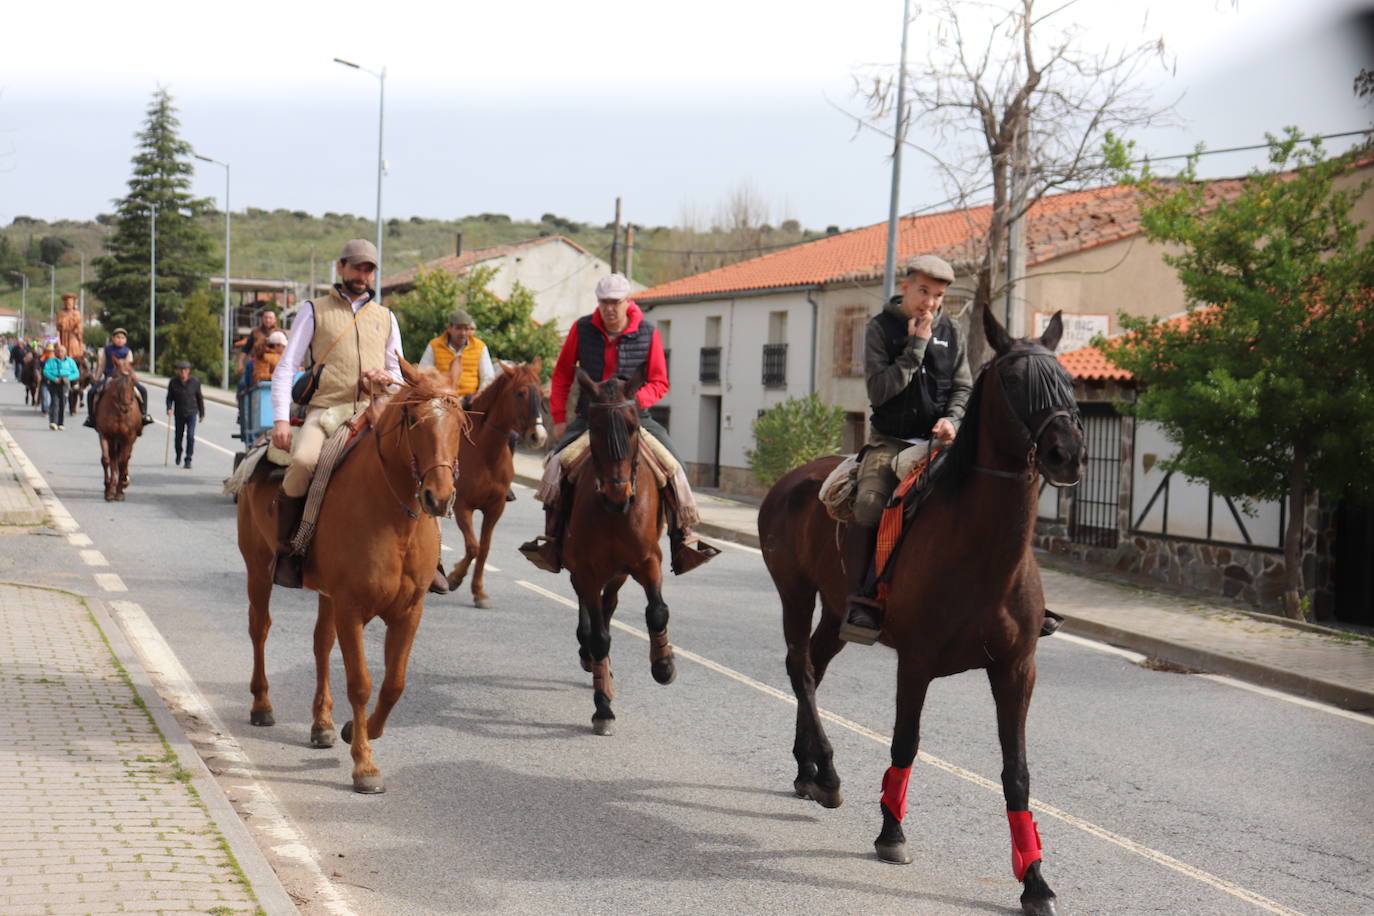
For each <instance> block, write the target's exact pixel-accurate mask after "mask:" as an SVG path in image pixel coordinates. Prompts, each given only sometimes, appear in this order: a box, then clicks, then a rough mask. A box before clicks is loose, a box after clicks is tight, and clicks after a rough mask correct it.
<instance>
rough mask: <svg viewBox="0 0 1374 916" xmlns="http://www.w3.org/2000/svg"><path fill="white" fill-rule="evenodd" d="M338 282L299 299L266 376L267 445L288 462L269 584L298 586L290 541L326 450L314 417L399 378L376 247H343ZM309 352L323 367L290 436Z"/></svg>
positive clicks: (297, 560)
mask: <svg viewBox="0 0 1374 916" xmlns="http://www.w3.org/2000/svg"><path fill="white" fill-rule="evenodd" d="M336 269H337V275H338V282H337V283H335V284H334V286H333V287H331V288H330V290H329V292H328V293H327V294H325V295H323V296H316V297H315V298H313V299H310V300H307V301H306V302H304V303H303V304H302V305H301V307H300V309H299V310H298V311H297V312H296V320H295V323H294V324H293V325H292V327H291V337H290V338H289V339H288V341H287V344H286V350H285V351H284V352H283V353H282V355H281V360H280V361H278V363H277V368H276V369H274V370H273V372H272V416H273V417H274V418H275V419H274V420H273V422H272V444H273V445H275V446H276V447H277V448H279V449H282V450H288V449H289V450H290V452H291V464H290V466H289V467H287V469H286V477H285V479H283V480H282V485H281V493H280V494H279V495H278V496H277V499H276V513H277V561H276V565H275V568H274V569H273V573H272V579H273V581H274V582H276V583H277V584H278V585H282V586H285V587H286V588H300V587H301V578H302V574H303V572H304V569H303V566H304V564H303V558H301V557H299V556H296V555H295V554H294V553H293V552H292V550H291V538H292V537H293V536H294V535H295V533H296V526H297V525H299V524H300V520H301V515H302V514H303V513H304V512H305V497H306V494H307V492H308V491H309V488H310V478H311V477H312V476H313V475H314V473H315V464H316V463H317V462H318V461H319V460H320V449H321V448H323V446H324V441H325V434H324V429H323V428H322V427H321V426H320V420H321V418H322V416H323V414H324V412H325V410H327V409H328V408H330V407H335V406H337V405H339V404H353V405H355V407H356V408H358V409H361V408H362V407H363V406H365V405H366V404H367V403H368V401H370V400H371V396H370V394H369V391H370V389H369V387H368V383H369V382H371V383H375V384H378V385H390V384H393V383H399V382H400V381H401V329H400V327H399V326H398V325H397V324H396V316H395V315H393V314H392V313H391V310H390V309H387V308H384V307H383V306H382V305H381V304H380V303H378V302H377V301H376V293H375V292H374V290H373V285H372V284H373V282H374V280H375V277H376V273H377V247H376V246H375V245H373V244H372V243H371V242H369V241H368V240H367V239H353V240H352V241H349V242H346V243H345V244H344V246H343V250H342V251H340V252H339V260H338V264H337V265H336ZM307 352H308V353H309V354H310V362H311V363H312V364H313V363H316V362H318V363H322V364H323V366H324V370H323V372H322V373H321V375H320V380H319V386H318V387H317V388H316V389H315V393H314V395H313V396H312V397H311V398H310V404H309V409H308V410H307V411H306V414H305V422H304V423H303V424H302V425H301V427H300V429H299V430H298V431H297V432H296V436H295V442H294V444H293V442H292V437H291V426H290V421H289V420H288V419H287V418H288V417H290V415H291V385H292V382H293V381H294V380H295V376H296V370H297V369H299V368H301V366H302V363H303V362H304V361H305V357H306V354H307Z"/></svg>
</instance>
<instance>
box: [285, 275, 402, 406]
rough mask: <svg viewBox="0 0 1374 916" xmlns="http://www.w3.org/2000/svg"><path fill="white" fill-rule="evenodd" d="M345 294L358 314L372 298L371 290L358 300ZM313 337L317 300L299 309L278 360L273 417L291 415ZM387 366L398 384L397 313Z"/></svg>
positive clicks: (387, 342)
mask: <svg viewBox="0 0 1374 916" xmlns="http://www.w3.org/2000/svg"><path fill="white" fill-rule="evenodd" d="M342 295H343V297H344V298H345V299H347V300H348V304H349V305H351V306H353V311H354V313H355V314H356V313H357V311H358V309H360V308H362V307H363V306H364V305H365V304H366V303H368V302H370V301H371V300H372V294H371V293H363V294H362V295H361V296H359V297H358V298H357V299H350V298H349V296H348V294H347V293H343V294H342ZM314 336H315V303H313V302H311V301H309V300H307V301H306V302H305V304H304V305H302V306H301V307H300V310H299V311H297V312H296V320H295V322H294V323H293V324H292V325H291V333H290V335H289V336H288V337H287V341H286V350H285V351H283V352H282V355H281V361H280V362H278V363H277V368H276V369H274V370H272V418H273V420H285V419H287V418H288V417H290V416H291V383H292V382H293V381H294V380H295V377H296V372H297V370H299V369H300V368H301V361H302V360H304V359H305V351H306V350H308V349H310V341H311V338H313V337H314ZM326 346H328V344H326ZM321 355H323V354H321ZM384 367H385V369H386V372H387V374H388V375H390V376H391V377H392V378H393V379H395V380H396V382H397V383H400V381H401V328H400V326H399V325H397V324H396V313H395V312H392V313H391V333H390V334H388V335H387V338H386V357H385V364H384Z"/></svg>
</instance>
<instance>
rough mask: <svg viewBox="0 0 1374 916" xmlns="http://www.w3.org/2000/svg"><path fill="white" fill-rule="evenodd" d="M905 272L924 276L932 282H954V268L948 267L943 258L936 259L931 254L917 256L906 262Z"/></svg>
mask: <svg viewBox="0 0 1374 916" xmlns="http://www.w3.org/2000/svg"><path fill="white" fill-rule="evenodd" d="M906 272H907V273H908V274H916V273H921V274H925V275H926V276H927V277H930V279H932V280H943V281H944V282H946V283H953V282H954V268H953V267H950V266H949V262H948V261H946V260H945V259H944V258H938V257H936V256H935V255H933V254H918V255H917V256H916V257H914V258H912V259H911V260H910V261H907V262H906Z"/></svg>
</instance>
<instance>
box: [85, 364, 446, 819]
mask: <svg viewBox="0 0 1374 916" xmlns="http://www.w3.org/2000/svg"><path fill="white" fill-rule="evenodd" d="M401 374H402V376H403V377H404V379H405V385H404V386H403V387H402V388H401V389H400V391H399V392H397V393H396V394H394V395H392V396H390V397H389V398H381V399H378V400H377V401H374V402H373V406H372V407H371V408H370V410H369V419H370V425H369V426H368V428H366V429H365V430H364V431H363V432H362V433H361V434H360V435H361V438H360V439H359V440H358V441H357V442H356V443H355V444H354V446H353V449H352V451H351V452H349V453H348V455H347V456H346V458H345V460H344V461H343V463H342V464H340V465H339V466H338V467H337V468H335V469H334V472H333V475H332V476H331V477H330V480H329V491H328V493H327V495H326V496H325V498H324V502H323V504H322V505H321V507H320V514H319V519H318V528H317V529H316V532H315V535H314V539H313V541H312V542H311V545H310V552H309V555H308V556H307V558H306V563H305V587H306V588H309V589H313V590H314V591H316V592H318V593H319V608H318V612H317V615H316V620H315V639H314V644H315V700H314V706H313V714H314V715H313V722H312V726H311V729H310V743H311V745H312V746H314V747H331V746H333V744H334V719H333V709H334V701H333V698H332V696H331V695H330V689H329V656H330V653H331V652H332V651H333V648H334V640H335V636H336V635H337V637H338V641H339V649H340V652H341V654H342V655H343V663H344V674H345V677H346V680H347V682H348V701H349V705H350V706H351V707H352V718H351V721H350V722H348V723H347V724H346V725H344V727H343V731H342V733H341V736H342V738H343V740H345V741H348V742H350V743H351V745H352V754H353V788H354V790H355V791H358V792H362V793H365V794H373V793H377V792H382V791H385V783H384V781H383V779H382V773H381V770H380V769H378V767H377V766H376V764H375V763H374V762H373V760H372V746H371V743H370V742H371V740H372V739H375V738H380V737H381V736H382V731H383V729H384V728H385V726H386V720H387V716H388V715H390V713H391V708H392V707H393V706H395V705H396V701H397V700H399V699H400V698H401V693H402V691H404V690H405V678H406V665H407V663H408V662H409V660H410V648H411V644H412V643H413V642H414V639H415V632H416V629H417V628H418V627H419V625H420V617H421V615H422V614H423V612H424V605H425V593H426V590H427V589H428V587H429V584H430V582H431V581H432V580H433V577H434V570H435V567H436V566H437V565H438V563H439V525H438V522H437V519H442V518H443V517H444V516H446V515H447V514H448V513H449V511H450V510H451V509H452V507H453V498H454V493H455V486H454V479H455V477H457V474H458V442H459V439H460V437H461V436H462V434H463V430H464V429H465V427H466V426H467V420H466V418H465V416H464V414H463V409H462V407H461V406H460V404H459V402H458V396H457V395H456V394H454V393H453V391H452V390H451V389H450V388H449V387H448V386H447V384H446V382H445V380H444V379H443V377H442V376H441V375H439V374H438V373H437V372H434V371H432V370H431V371H428V372H424V373H423V374H422V373H421V371H417V370H415V369H413V368H412V367H411V366H410V364H409V363H406V362H404V361H402V363H401ZM104 403H105V399H104V398H102V399H101V404H102V406H103V405H104ZM266 465H267V462H265V461H264V462H262V464H261V465H259V467H258V469H257V471H255V473H254V474H253V477H252V478H251V479H250V480H249V482H248V483H247V484H245V485H244V487H243V490H242V491H241V492H240V494H239V501H238V542H239V552H240V553H242V554H243V562H244V566H245V567H246V568H247V572H248V631H249V633H250V635H251V636H252V638H253V679H252V682H251V685H250V686H251V689H252V691H253V708H252V713H251V715H250V718H249V721H251V722H252V724H254V725H273V724H275V721H276V720H275V718H274V717H273V714H272V701H271V699H270V697H269V695H268V685H267V672H266V670H265V647H266V643H267V633H268V631H269V630H270V629H271V627H272V615H271V611H270V610H269V609H268V604H269V601H270V600H271V597H272V564H273V561H274V559H275V556H276V543H277V535H276V532H277V522H276V511H277V507H276V504H275V500H276V497H277V494H278V492H279V489H280V488H279V486H278V484H277V482H276V481H274V480H270V479H268V475H267V474H266V473H265V471H266ZM374 617H380V618H381V619H382V622H383V623H385V624H386V648H385V655H386V671H385V674H384V675H383V677H382V686H381V690H380V691H379V692H378V694H377V705H376V707H375V708H374V709H373V711H372V715H371V716H368V715H367V704H368V701H369V699H370V698H371V696H372V678H371V675H369V674H368V670H367V657H366V655H365V654H364V651H363V627H364V626H366V625H367V624H368V623H369V622H370V621H371V620H372V619H373V618H374Z"/></svg>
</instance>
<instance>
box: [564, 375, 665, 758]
mask: <svg viewBox="0 0 1374 916" xmlns="http://www.w3.org/2000/svg"><path fill="white" fill-rule="evenodd" d="M644 381H645V376H644V367H643V366H641V367H640V368H639V369H638V370H636V371H635V374H634V377H633V378H631V379H630V380H628V381H627V380H626V379H624V378H622V377H620V376H612V377H611V378H608V379H606V380H605V381H603V382H600V383H598V382H594V381H592V378H591V376H589V375H587V373H585V372H583V371H582V370H581V369H578V370H577V384H578V386H579V387H580V389H581V391H582V394H583V397H585V398H586V399H587V404H588V410H587V429H588V433H589V434H590V452H591V455H590V457H589V458H588V459H586V463H585V464H584V465H583V466H582V467H581V469H580V470H579V471H578V472H577V473H578V480H577V482H576V484H575V485H574V486H573V487H572V492H571V494H569V492H568V485H567V484H566V483H565V484H564V485H563V499H564V500H568V499H571V506H570V507H567V508H568V511H569V516H568V525H567V529H566V533H565V535H564V538H563V565H564V566H565V567H567V569H568V572H569V574H570V576H571V577H572V585H573V590H574V591H576V592H577V645H578V656H579V658H580V660H581V662H582V670H583V671H588V672H590V673H591V675H592V703H593V704H594V706H595V712H594V713H593V715H592V731H593V732H594V733H595V734H598V735H611V734H614V733H615V713H614V712H613V711H612V709H611V701H612V700H613V699H614V698H615V679H614V677H613V676H612V675H611V659H610V654H611V615H613V614H614V613H615V609H616V605H617V604H618V602H619V593H620V587H621V586H622V585H624V584H625V580H626V579H627V578H628V577H630V576H633V577H634V580H635V581H636V582H638V583H639V584H640V587H642V588H643V589H644V595H645V597H646V598H647V599H648V601H649V603H648V606H647V607H646V608H645V609H644V622H645V624H646V627H647V629H648V631H649V669H650V672H651V673H652V674H653V676H654V680H655V681H657V682H658V683H660V684H671V683H672V682H673V680H674V679H675V678H676V677H677V667H676V663H675V662H674V660H673V647H672V646H671V645H670V644H669V643H668V605H667V604H666V603H665V602H664V601H663V591H662V589H663V552H662V550H661V548H660V547H659V539H660V537H661V536H662V534H663V530H664V525H665V516H664V511H663V507H662V506H661V505H660V500H659V493H658V483H657V482H656V480H655V479H654V473H653V471H652V470H651V469H650V468H649V466H648V464H647V463H646V461H644V460H641V459H640V454H639V452H640V445H641V442H640V435H639V407H638V405H637V404H636V403H635V394H636V392H638V391H639V389H640V388H641V387H642V386H643V385H644Z"/></svg>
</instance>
